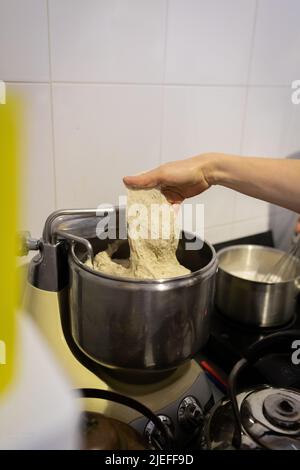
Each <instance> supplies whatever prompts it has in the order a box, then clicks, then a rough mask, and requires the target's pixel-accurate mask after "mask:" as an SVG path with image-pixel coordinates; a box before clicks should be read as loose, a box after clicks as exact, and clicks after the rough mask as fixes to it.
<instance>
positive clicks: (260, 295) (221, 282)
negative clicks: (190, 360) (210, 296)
mask: <svg viewBox="0 0 300 470" xmlns="http://www.w3.org/2000/svg"><path fill="white" fill-rule="evenodd" d="M283 254H284V252H282V251H280V250H277V249H275V248H269V247H264V246H258V245H235V246H230V247H228V248H224V249H223V250H220V251H219V252H218V258H219V269H218V274H217V283H216V304H217V306H218V308H219V309H220V310H221V312H222V313H224V314H225V315H226V316H228V317H230V318H231V319H233V320H236V321H238V322H241V323H245V324H246V325H249V326H259V327H273V326H280V325H284V324H285V323H288V322H289V321H290V320H291V318H292V317H293V315H294V312H295V300H296V296H297V294H298V292H299V279H300V277H299V276H300V261H299V260H298V259H297V258H294V259H291V261H290V263H291V265H290V269H289V275H290V274H291V276H290V277H288V278H285V277H284V276H283V279H282V280H281V281H280V282H273V283H268V282H261V281H260V280H259V278H258V280H253V279H252V278H253V276H252V274H253V273H255V272H258V273H259V274H260V277H261V278H262V279H264V278H266V275H267V274H268V273H270V272H272V270H273V269H274V266H275V265H276V263H277V262H278V260H280V259H281V257H282V255H283ZM282 274H284V273H282Z"/></svg>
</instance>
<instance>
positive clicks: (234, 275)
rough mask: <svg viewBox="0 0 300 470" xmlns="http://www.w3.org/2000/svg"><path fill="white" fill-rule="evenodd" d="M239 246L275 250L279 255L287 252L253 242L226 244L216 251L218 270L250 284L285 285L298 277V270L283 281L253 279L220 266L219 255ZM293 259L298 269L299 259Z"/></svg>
mask: <svg viewBox="0 0 300 470" xmlns="http://www.w3.org/2000/svg"><path fill="white" fill-rule="evenodd" d="M240 248H248V249H249V248H250V249H253V250H254V249H255V250H264V251H271V252H277V253H280V254H281V255H285V254H288V253H287V252H285V251H283V250H279V249H278V248H273V247H271V246H264V245H254V244H239V245H231V246H227V247H225V248H222V249H221V250H219V251H218V252H217V258H218V260H219V270H220V271H223V272H224V273H226V274H228V275H230V276H232V277H234V278H236V279H239V280H241V281H245V282H251V283H252V284H260V285H264V286H275V285H276V286H278V285H286V284H290V283H292V282H295V281H296V280H297V279H298V278H299V277H300V272H299V274H298V275H297V276H295V277H294V278H291V279H287V280H285V281H274V282H271V281H255V280H254V279H247V278H244V277H240V276H237V275H236V274H234V273H232V272H230V271H228V270H227V269H225V268H223V267H222V266H221V260H220V255H222V254H223V253H226V252H228V251H234V250H237V249H240ZM295 261H296V262H297V263H298V264H299V269H300V261H299V260H298V259H297V258H295Z"/></svg>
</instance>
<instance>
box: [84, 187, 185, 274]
mask: <svg viewBox="0 0 300 470" xmlns="http://www.w3.org/2000/svg"><path fill="white" fill-rule="evenodd" d="M153 205H154V206H153ZM151 207H152V209H151ZM127 229H128V242H129V246H130V258H129V259H122V260H118V259H112V255H113V254H114V253H115V252H116V251H117V250H118V248H119V246H120V243H121V242H120V241H118V240H117V241H115V242H113V243H111V244H110V245H109V246H108V248H107V250H105V251H101V252H100V253H98V254H97V255H96V256H95V259H94V269H96V270H97V271H101V272H104V273H106V274H110V275H113V276H122V277H129V278H136V279H163V278H171V277H177V276H183V275H185V274H189V273H190V271H189V270H188V269H186V268H185V267H184V266H182V265H181V264H180V263H179V262H178V260H177V258H176V250H177V246H178V236H177V235H178V227H177V224H176V214H175V211H174V207H173V206H172V205H171V204H169V203H168V201H167V200H166V198H165V196H164V195H163V194H162V193H161V192H160V191H159V190H158V189H143V190H128V197H127ZM86 263H87V264H88V265H89V266H90V267H91V262H90V261H87V262H86Z"/></svg>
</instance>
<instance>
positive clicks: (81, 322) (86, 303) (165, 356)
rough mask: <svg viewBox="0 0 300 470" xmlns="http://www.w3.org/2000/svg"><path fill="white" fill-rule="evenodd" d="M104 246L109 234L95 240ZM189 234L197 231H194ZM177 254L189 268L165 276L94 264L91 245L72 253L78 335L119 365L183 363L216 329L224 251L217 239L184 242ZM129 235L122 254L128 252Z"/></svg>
mask: <svg viewBox="0 0 300 470" xmlns="http://www.w3.org/2000/svg"><path fill="white" fill-rule="evenodd" d="M89 241H90V242H91V244H92V246H93V249H94V252H95V253H97V252H98V251H101V250H103V249H105V248H106V246H107V243H108V240H99V239H98V238H94V239H90V240H89ZM189 241H190V239H189ZM184 246H185V239H182V240H180V244H179V248H178V251H177V257H178V259H179V260H180V262H181V263H182V264H183V265H184V266H186V267H188V268H189V269H191V270H192V271H193V272H192V273H191V274H190V275H187V276H183V277H178V278H173V279H164V280H135V279H126V278H116V277H111V276H108V275H105V274H102V273H99V272H95V271H93V270H91V269H90V268H88V267H87V266H86V265H84V264H83V262H84V261H85V259H86V252H85V251H84V250H83V249H82V246H80V245H77V244H75V245H73V246H72V248H71V251H70V254H69V267H70V286H69V306H70V318H71V325H72V335H73V338H74V340H75V341H76V343H77V345H78V346H79V347H80V348H81V349H82V350H83V351H84V352H85V354H87V355H88V356H90V357H91V358H92V359H94V360H95V361H97V362H98V363H100V364H103V365H105V366H108V367H112V368H121V369H122V368H124V369H134V370H164V369H171V368H175V367H177V366H178V365H179V364H181V363H183V362H184V361H185V360H187V359H188V358H190V357H191V355H193V354H194V353H195V352H196V351H198V350H199V349H200V348H201V347H202V346H203V345H204V344H205V343H206V341H207V339H208V336H209V320H210V313H211V310H212V303H213V293H214V280H215V272H216V269H217V259H216V254H215V251H214V249H213V247H212V246H211V245H210V244H208V243H204V246H203V248H202V249H201V250H193V251H192V250H185V249H184ZM128 254H129V246H128V242H127V240H124V241H123V244H122V245H121V248H120V249H119V250H118V258H122V257H124V258H125V257H127V256H128Z"/></svg>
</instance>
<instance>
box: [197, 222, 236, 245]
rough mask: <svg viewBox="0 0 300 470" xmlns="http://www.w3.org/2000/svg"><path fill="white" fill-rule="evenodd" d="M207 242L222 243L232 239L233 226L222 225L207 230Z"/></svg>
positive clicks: (205, 233) (205, 232)
mask: <svg viewBox="0 0 300 470" xmlns="http://www.w3.org/2000/svg"><path fill="white" fill-rule="evenodd" d="M204 235H205V240H207V241H209V242H210V243H222V242H227V241H228V240H231V239H232V225H220V226H218V227H210V228H206V229H205V231H204Z"/></svg>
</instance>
